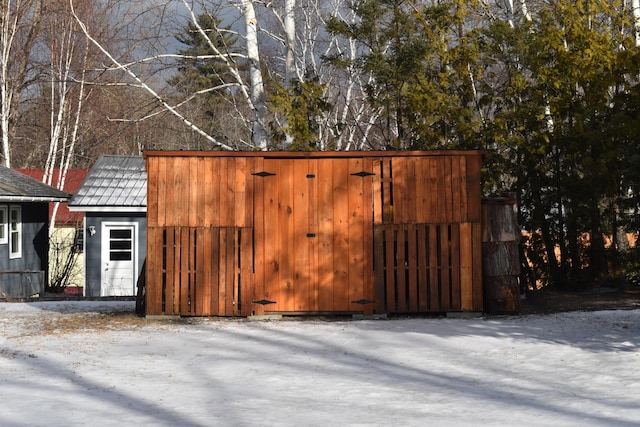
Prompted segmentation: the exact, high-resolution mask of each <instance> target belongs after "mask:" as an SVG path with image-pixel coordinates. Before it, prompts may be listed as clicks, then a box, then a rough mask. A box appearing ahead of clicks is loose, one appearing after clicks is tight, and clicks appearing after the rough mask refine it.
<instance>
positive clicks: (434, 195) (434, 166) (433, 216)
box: [425, 158, 440, 223]
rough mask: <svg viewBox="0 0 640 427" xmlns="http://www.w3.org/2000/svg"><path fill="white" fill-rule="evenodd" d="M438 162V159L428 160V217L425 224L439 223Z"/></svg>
mask: <svg viewBox="0 0 640 427" xmlns="http://www.w3.org/2000/svg"><path fill="white" fill-rule="evenodd" d="M439 167H440V161H439V160H438V159H431V158H430V159H429V216H428V217H427V220H426V221H425V222H427V223H437V222H440V209H439V207H438V206H439V204H440V199H439V196H440V192H439V191H438V168H439Z"/></svg>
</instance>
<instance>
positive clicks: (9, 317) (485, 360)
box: [0, 301, 640, 426]
mask: <svg viewBox="0 0 640 427" xmlns="http://www.w3.org/2000/svg"><path fill="white" fill-rule="evenodd" d="M133 304H134V303H133V302H88V301H85V302H39V303H28V304H27V303H0V408H1V410H0V425H1V426H76V425H91V426H136V425H137V426H217V425H219V426H471V425H473V426H476V425H477V426H479V425H482V426H485V425H489V426H490V425H495V426H507V425H510V426H577V425H592V426H593V425H599V426H637V425H639V423H640V310H633V311H599V312H572V313H563V314H553V315H535V316H521V317H518V316H505V317H493V318H478V319H472V320H465V319H444V318H440V319H408V320H407V319H404V320H365V321H320V320H314V321H309V320H306V321H289V320H285V321H263V322H250V321H246V320H211V319H181V320H174V321H168V320H161V321H156V320H153V321H152V320H145V319H142V318H138V317H135V316H134V315H133V314H132V312H133Z"/></svg>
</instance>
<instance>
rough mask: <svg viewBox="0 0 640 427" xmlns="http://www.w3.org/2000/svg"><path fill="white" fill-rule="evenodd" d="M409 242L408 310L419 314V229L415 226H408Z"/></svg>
mask: <svg viewBox="0 0 640 427" xmlns="http://www.w3.org/2000/svg"><path fill="white" fill-rule="evenodd" d="M408 231H409V233H408V240H407V243H408V245H407V247H408V251H407V255H408V257H407V258H408V260H407V261H408V266H407V267H408V269H409V274H408V282H407V299H408V303H409V304H408V307H407V310H408V311H409V312H411V313H417V312H418V306H419V301H420V292H419V286H418V285H419V284H418V242H417V233H418V231H417V227H416V225H415V224H409V225H408Z"/></svg>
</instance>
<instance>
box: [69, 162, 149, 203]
mask: <svg viewBox="0 0 640 427" xmlns="http://www.w3.org/2000/svg"><path fill="white" fill-rule="evenodd" d="M69 210H71V211H84V212H146V210H147V172H146V170H145V162H144V159H143V158H142V156H115V155H103V156H101V157H100V158H99V159H98V161H97V162H96V163H95V164H94V165H93V167H92V168H91V170H90V171H89V174H87V177H86V178H85V179H84V182H83V183H82V185H81V186H80V188H78V191H76V193H75V194H74V195H73V197H72V198H71V200H69Z"/></svg>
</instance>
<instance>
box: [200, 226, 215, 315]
mask: <svg viewBox="0 0 640 427" xmlns="http://www.w3.org/2000/svg"><path fill="white" fill-rule="evenodd" d="M201 234H202V241H201V246H200V252H201V253H202V256H201V259H202V261H201V262H202V265H201V266H200V270H201V279H200V283H199V285H200V292H199V294H198V295H199V299H200V300H201V301H202V315H203V316H212V315H214V312H213V310H212V308H211V290H212V289H213V286H214V285H213V283H212V282H211V280H212V274H213V272H212V269H213V263H214V259H213V251H212V247H213V242H212V241H211V238H212V228H211V227H203V228H202V229H201ZM199 261H200V259H199Z"/></svg>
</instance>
